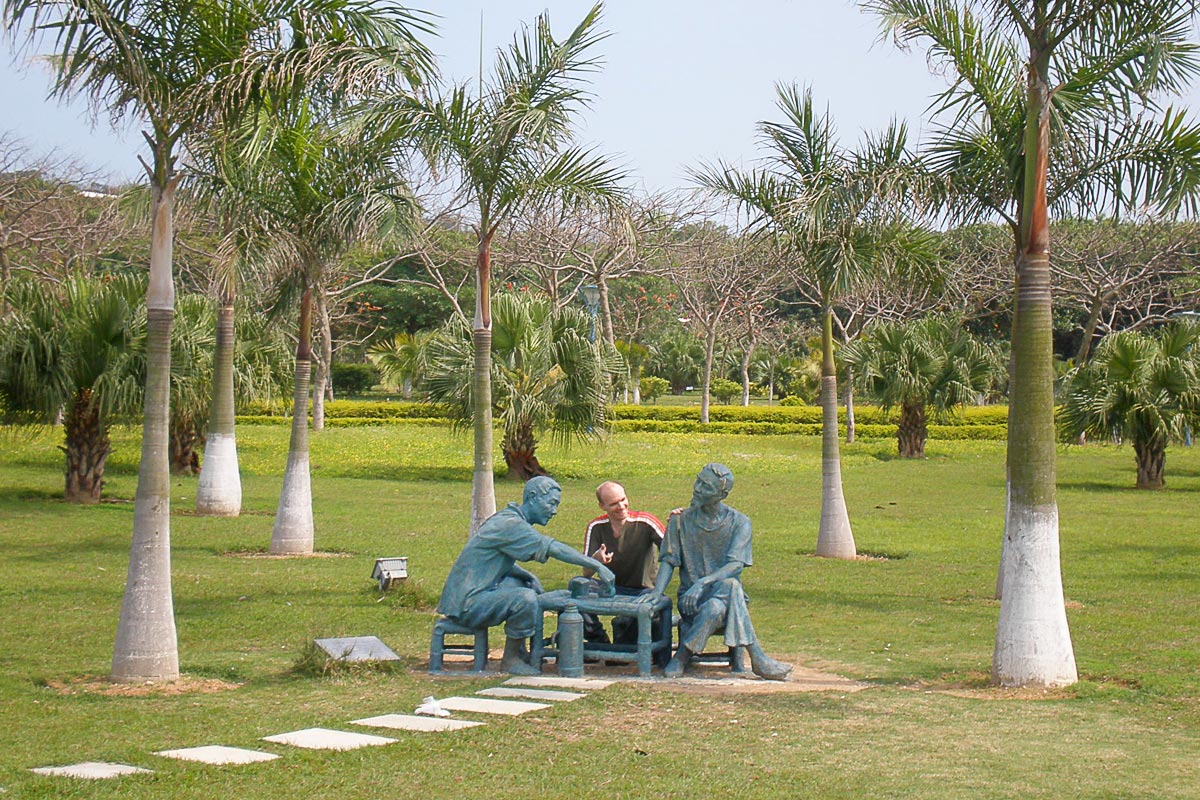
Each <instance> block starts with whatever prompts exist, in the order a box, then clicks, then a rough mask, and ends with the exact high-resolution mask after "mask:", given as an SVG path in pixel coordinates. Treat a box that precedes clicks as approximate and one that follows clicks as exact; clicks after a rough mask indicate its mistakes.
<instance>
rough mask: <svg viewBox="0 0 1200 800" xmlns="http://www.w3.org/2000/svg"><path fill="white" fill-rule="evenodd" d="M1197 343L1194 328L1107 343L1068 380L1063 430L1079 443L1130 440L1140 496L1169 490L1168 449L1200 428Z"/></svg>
mask: <svg viewBox="0 0 1200 800" xmlns="http://www.w3.org/2000/svg"><path fill="white" fill-rule="evenodd" d="M1198 340H1200V325H1195V324H1175V325H1171V326H1169V327H1167V328H1165V329H1164V330H1163V331H1161V332H1160V333H1159V334H1158V335H1151V334H1146V333H1142V332H1139V331H1121V332H1119V333H1114V334H1110V335H1109V336H1106V337H1105V338H1104V340H1103V341H1102V342H1101V343H1100V347H1099V348H1098V350H1097V351H1096V354H1095V357H1094V358H1093V359H1092V360H1091V361H1090V362H1088V363H1085V364H1083V365H1081V366H1079V367H1076V368H1075V369H1074V370H1073V371H1072V372H1071V373H1069V374H1068V376H1067V384H1066V385H1067V388H1066V400H1065V402H1064V403H1063V405H1062V407H1061V408H1060V409H1059V412H1058V419H1059V421H1060V423H1062V425H1063V427H1064V428H1066V430H1067V431H1068V432H1069V433H1071V434H1073V435H1075V436H1078V435H1079V434H1080V433H1086V434H1088V435H1090V436H1096V437H1099V436H1106V437H1113V438H1115V439H1123V440H1128V441H1129V443H1130V444H1132V445H1133V452H1134V456H1135V458H1136V460H1137V488H1139V489H1161V488H1163V486H1164V485H1165V482H1164V480H1163V472H1164V470H1165V468H1166V462H1167V445H1168V444H1169V443H1171V442H1182V441H1184V439H1185V437H1186V436H1187V432H1188V431H1189V430H1191V429H1192V428H1193V427H1194V426H1196V425H1197V424H1198V423H1200V353H1198V352H1197V351H1196V349H1195V345H1196V343H1197V341H1198Z"/></svg>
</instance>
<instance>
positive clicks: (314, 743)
mask: <svg viewBox="0 0 1200 800" xmlns="http://www.w3.org/2000/svg"><path fill="white" fill-rule="evenodd" d="M263 741H264V742H277V743H278V744H290V745H292V746H293V747H303V748H306V749H308V750H356V749H358V748H359V747H371V746H372V745H381V744H391V743H392V742H394V741H396V740H395V739H388V738H387V737H386V736H372V735H371V734H369V733H350V732H349V731H334V730H330V729H329V728H305V729H304V730H300V731H292V732H291V733H277V734H275V735H274V736H264V737H263Z"/></svg>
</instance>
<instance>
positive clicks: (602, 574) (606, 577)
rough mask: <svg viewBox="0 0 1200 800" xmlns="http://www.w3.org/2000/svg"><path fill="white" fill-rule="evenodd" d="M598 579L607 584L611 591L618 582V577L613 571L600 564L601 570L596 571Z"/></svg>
mask: <svg viewBox="0 0 1200 800" xmlns="http://www.w3.org/2000/svg"><path fill="white" fill-rule="evenodd" d="M596 577H597V578H599V579H600V580H601V581H603V582H604V583H605V584H607V585H608V588H610V589H611V588H612V587H613V585H614V583H615V582H616V580H617V576H616V575H614V574H613V571H612V570H611V569H609V568H608V567H606V566H604V565H603V564H600V565H599V568H598V569H597V570H596Z"/></svg>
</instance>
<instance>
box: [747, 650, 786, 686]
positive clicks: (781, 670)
mask: <svg viewBox="0 0 1200 800" xmlns="http://www.w3.org/2000/svg"><path fill="white" fill-rule="evenodd" d="M750 669H752V670H753V671H754V674H755V675H757V676H758V677H760V678H762V679H763V680H767V681H786V680H787V679H788V676H789V675H791V674H792V665H791V664H788V663H785V662H783V661H776V660H775V659H773V658H771V657H770V656H768V655H766V654H763V655H761V656H759V657H758V658H752V659H750Z"/></svg>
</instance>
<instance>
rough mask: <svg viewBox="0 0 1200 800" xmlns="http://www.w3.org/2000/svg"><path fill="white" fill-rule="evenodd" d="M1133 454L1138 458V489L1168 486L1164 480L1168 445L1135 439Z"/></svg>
mask: <svg viewBox="0 0 1200 800" xmlns="http://www.w3.org/2000/svg"><path fill="white" fill-rule="evenodd" d="M1133 452H1134V456H1135V457H1136V458H1137V488H1139V489H1161V488H1163V487H1164V486H1166V481H1165V480H1163V471H1164V470H1165V469H1166V466H1167V445H1166V443H1165V442H1161V441H1154V442H1143V441H1141V440H1139V439H1134V440H1133Z"/></svg>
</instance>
